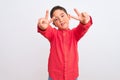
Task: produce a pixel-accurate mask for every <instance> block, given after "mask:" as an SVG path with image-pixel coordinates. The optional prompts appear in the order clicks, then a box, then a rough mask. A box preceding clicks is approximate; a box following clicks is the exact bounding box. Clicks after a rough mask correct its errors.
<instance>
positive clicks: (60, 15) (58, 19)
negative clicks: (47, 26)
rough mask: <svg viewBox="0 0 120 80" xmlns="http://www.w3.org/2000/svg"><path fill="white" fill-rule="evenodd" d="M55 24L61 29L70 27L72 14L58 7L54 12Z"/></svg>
mask: <svg viewBox="0 0 120 80" xmlns="http://www.w3.org/2000/svg"><path fill="white" fill-rule="evenodd" d="M52 17H54V18H55V19H54V20H53V24H54V25H55V26H56V27H58V29H60V30H66V29H68V28H69V20H70V16H69V15H68V14H67V13H65V12H64V11H63V10H60V9H57V10H55V11H54V12H53V16H52Z"/></svg>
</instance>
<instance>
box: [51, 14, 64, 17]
mask: <svg viewBox="0 0 120 80" xmlns="http://www.w3.org/2000/svg"><path fill="white" fill-rule="evenodd" d="M64 14H65V13H61V14H60V16H61V15H64ZM53 16H54V15H53ZM54 17H55V16H54ZM55 18H58V17H55Z"/></svg>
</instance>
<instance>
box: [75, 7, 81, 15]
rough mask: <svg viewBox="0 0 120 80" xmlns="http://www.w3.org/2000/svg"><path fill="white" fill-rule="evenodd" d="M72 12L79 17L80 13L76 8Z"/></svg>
mask: <svg viewBox="0 0 120 80" xmlns="http://www.w3.org/2000/svg"><path fill="white" fill-rule="evenodd" d="M74 11H75V13H76V14H77V15H78V16H79V15H80V12H79V11H78V10H77V9H76V8H75V9H74Z"/></svg>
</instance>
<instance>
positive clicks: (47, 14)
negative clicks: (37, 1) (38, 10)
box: [45, 10, 49, 19]
mask: <svg viewBox="0 0 120 80" xmlns="http://www.w3.org/2000/svg"><path fill="white" fill-rule="evenodd" d="M48 17H49V11H48V10H46V14H45V19H48Z"/></svg>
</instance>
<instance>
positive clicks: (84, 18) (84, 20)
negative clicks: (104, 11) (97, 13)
mask: <svg viewBox="0 0 120 80" xmlns="http://www.w3.org/2000/svg"><path fill="white" fill-rule="evenodd" d="M74 11H75V13H76V14H77V17H75V16H71V15H70V16H71V18H74V19H76V20H79V21H80V22H81V23H82V24H87V23H88V22H89V20H90V16H89V15H88V14H87V13H86V12H82V13H80V12H79V11H78V10H77V9H74Z"/></svg>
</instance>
